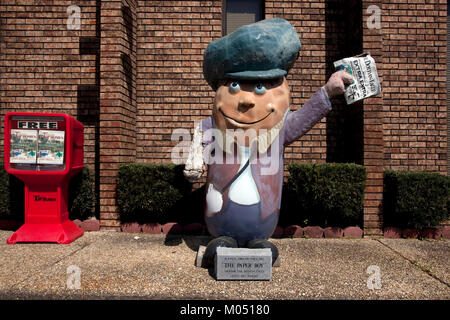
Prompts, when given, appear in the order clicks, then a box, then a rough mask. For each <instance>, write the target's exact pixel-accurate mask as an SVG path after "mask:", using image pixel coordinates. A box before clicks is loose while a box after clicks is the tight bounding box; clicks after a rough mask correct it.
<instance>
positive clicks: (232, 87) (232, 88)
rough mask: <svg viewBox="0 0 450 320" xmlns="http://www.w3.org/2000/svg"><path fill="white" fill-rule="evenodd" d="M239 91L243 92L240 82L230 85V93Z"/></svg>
mask: <svg viewBox="0 0 450 320" xmlns="http://www.w3.org/2000/svg"><path fill="white" fill-rule="evenodd" d="M239 90H241V86H240V85H239V82H237V81H233V82H232V83H231V84H230V92H231V93H236V92H238V91H239Z"/></svg>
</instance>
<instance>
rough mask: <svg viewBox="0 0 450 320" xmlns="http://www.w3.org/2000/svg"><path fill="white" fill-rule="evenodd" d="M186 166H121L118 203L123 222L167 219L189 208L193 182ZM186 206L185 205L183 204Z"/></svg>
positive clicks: (183, 212)
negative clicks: (187, 175) (189, 181)
mask: <svg viewBox="0 0 450 320" xmlns="http://www.w3.org/2000/svg"><path fill="white" fill-rule="evenodd" d="M183 168H184V166H182V165H178V166H176V165H173V164H167V165H159V164H135V163H133V164H126V165H122V166H120V168H119V174H118V181H117V203H118V207H119V212H120V219H121V221H122V222H129V221H137V222H160V223H162V222H167V221H169V220H172V219H174V217H175V216H177V215H178V216H179V215H182V214H186V213H187V211H188V210H189V206H188V205H187V204H188V203H189V202H191V203H192V201H189V194H190V190H191V185H190V184H189V183H188V182H187V180H186V179H185V178H184V176H183ZM183 203H184V204H185V205H181V204H183Z"/></svg>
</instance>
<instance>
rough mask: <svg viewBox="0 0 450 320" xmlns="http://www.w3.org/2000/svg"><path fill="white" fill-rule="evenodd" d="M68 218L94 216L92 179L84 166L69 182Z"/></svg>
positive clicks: (82, 218)
mask: <svg viewBox="0 0 450 320" xmlns="http://www.w3.org/2000/svg"><path fill="white" fill-rule="evenodd" d="M68 200H69V204H68V208H69V218H70V220H75V219H79V220H85V219H87V218H90V217H92V216H94V212H93V209H94V206H95V203H96V198H95V192H94V179H93V177H92V173H91V170H90V169H89V168H88V167H84V168H83V170H81V171H80V172H79V173H78V174H77V175H76V176H74V177H73V178H72V180H70V184H69V199H68Z"/></svg>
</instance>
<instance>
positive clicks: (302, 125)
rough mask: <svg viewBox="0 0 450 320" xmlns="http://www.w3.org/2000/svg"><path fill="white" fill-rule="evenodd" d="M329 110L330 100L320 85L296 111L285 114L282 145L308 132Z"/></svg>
mask: <svg viewBox="0 0 450 320" xmlns="http://www.w3.org/2000/svg"><path fill="white" fill-rule="evenodd" d="M330 111H331V102H330V99H329V98H328V96H327V93H326V91H325V89H324V88H323V87H322V88H320V89H319V90H317V91H316V93H314V95H313V96H312V97H311V98H310V99H309V100H308V101H307V102H306V103H305V104H304V105H303V107H301V108H300V109H298V110H297V111H294V112H290V113H289V114H288V115H287V116H286V120H285V124H284V126H283V130H284V145H287V144H290V143H292V142H293V141H295V140H297V139H298V138H300V137H301V136H303V135H304V134H305V133H306V132H308V131H309V130H310V129H311V128H312V127H313V126H314V125H315V124H316V123H317V122H319V121H320V119H322V118H323V117H324V116H325V115H326V114H327V113H328V112H330Z"/></svg>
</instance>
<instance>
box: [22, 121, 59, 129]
mask: <svg viewBox="0 0 450 320" xmlns="http://www.w3.org/2000/svg"><path fill="white" fill-rule="evenodd" d="M17 127H18V128H19V129H58V122H40V121H18V123H17Z"/></svg>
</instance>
